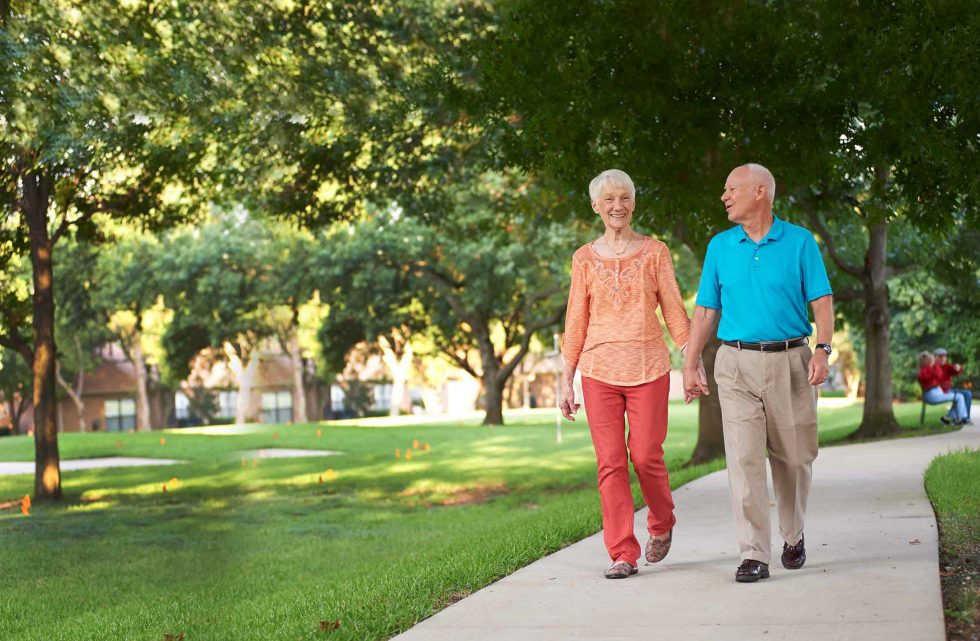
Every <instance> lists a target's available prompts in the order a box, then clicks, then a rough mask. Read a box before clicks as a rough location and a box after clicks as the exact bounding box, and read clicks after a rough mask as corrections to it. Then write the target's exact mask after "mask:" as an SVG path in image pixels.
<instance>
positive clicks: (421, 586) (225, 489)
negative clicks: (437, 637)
mask: <svg viewBox="0 0 980 641" xmlns="http://www.w3.org/2000/svg"><path fill="white" fill-rule="evenodd" d="M898 413H899V417H900V419H901V420H902V421H903V422H905V423H907V424H910V425H912V424H917V423H918V405H912V406H899V408H898ZM859 418H860V408H859V407H846V408H839V409H833V408H824V409H822V410H821V440H822V441H826V440H827V439H828V438H831V439H833V438H840V437H842V436H844V435H846V434H847V433H848V432H849V431H851V430H853V429H854V427H855V426H856V424H857V422H858V420H859ZM583 419H584V417H583ZM508 420H510V421H511V422H512V424H511V425H508V426H505V427H496V428H487V427H480V426H478V425H476V424H475V422H472V421H470V422H463V423H460V424H457V423H455V422H449V423H441V424H432V425H411V426H404V425H403V426H393V427H377V428H366V427H358V426H354V425H349V426H335V425H330V426H327V425H321V426H317V425H301V426H261V427H257V428H255V429H254V431H252V432H251V433H248V434H240V435H228V436H216V435H205V434H193V433H189V432H186V431H185V432H180V431H172V432H167V433H165V434H161V433H159V432H157V433H152V434H123V435H115V434H84V435H79V434H65V435H63V436H62V437H61V446H62V457H63V458H66V459H68V458H83V457H91V456H105V455H108V456H113V455H126V456H150V457H170V458H179V459H182V460H184V461H186V462H185V463H182V464H179V465H175V466H168V467H150V468H117V469H101V470H91V471H77V472H66V473H65V475H64V490H65V493H66V500H65V501H64V502H63V503H62V504H59V505H37V506H35V507H34V509H33V511H32V514H31V516H30V517H29V518H24V517H23V516H21V514H20V511H19V509H16V508H11V509H7V510H4V511H0V555H2V556H0V559H2V564H0V594H3V595H4V598H3V599H0V638H2V639H10V638H17V639H38V640H41V639H43V640H45V641H47V640H56V639H73V640H74V639H159V638H163V635H164V634H165V633H177V632H179V631H184V632H186V633H187V639H188V640H189V641H196V640H198V639H229V638H236V639H270V638H282V639H307V638H323V636H324V634H323V632H321V631H320V630H319V622H320V621H322V620H327V621H333V620H335V619H340V620H341V626H340V628H339V629H338V630H336V631H333V632H330V633H329V636H330V638H334V639H364V638H384V637H387V636H390V635H392V634H394V633H396V632H398V631H400V630H403V629H405V628H407V627H409V626H411V625H412V624H413V623H414V622H415V621H417V620H419V619H422V618H425V617H426V616H429V615H431V614H432V613H433V612H435V611H438V610H439V609H440V608H442V607H444V605H445V604H446V603H447V601H450V600H452V599H455V598H458V597H459V596H461V595H465V594H467V593H469V592H471V591H473V590H476V589H478V588H480V587H482V586H483V585H486V584H487V583H489V582H491V581H493V580H495V579H496V578H499V577H501V576H504V575H506V574H508V573H510V572H512V571H514V570H515V569H517V568H519V567H521V566H523V565H526V564H527V563H529V562H531V561H533V560H534V559H536V558H539V557H541V556H543V555H544V554H546V553H548V552H551V551H554V550H557V549H559V548H561V547H563V546H564V545H567V544H569V543H571V542H574V541H577V540H579V539H581V538H583V537H585V536H587V535H589V534H592V533H594V532H596V531H597V530H598V529H599V527H600V514H599V502H598V495H597V493H596V491H595V463H594V455H593V452H592V448H591V442H590V440H589V436H588V431H587V428H586V426H585V424H584V420H581V419H580V420H579V421H578V422H577V423H575V424H568V423H566V424H565V427H564V442H563V443H562V444H560V445H559V444H557V443H556V442H555V428H554V423H553V420H554V419H553V414H551V413H550V412H549V413H542V412H537V413H528V414H523V415H511V416H509V417H508ZM318 429H320V430H322V436H320V437H317V435H316V431H317V430H318ZM162 436H163V437H165V438H166V444H165V445H161V444H160V438H161V437H162ZM695 438H696V410H695V408H694V407H685V406H683V405H679V404H678V405H673V406H672V407H671V428H670V435H669V437H668V441H667V444H666V446H665V450H666V453H667V460H668V465H669V467H670V469H671V470H672V482H673V484H674V485H675V486H677V485H679V484H681V483H683V482H686V481H687V480H690V479H692V478H695V477H697V476H700V475H701V474H703V473H705V472H706V471H708V470H710V469H717V468H718V466H717V465H715V466H707V467H702V468H699V469H698V468H696V469H680V464H681V463H682V462H683V461H684V460H685V459H686V458H687V457H688V456H689V454H690V452H691V451H692V449H693V446H694V441H695ZM413 439H419V440H420V441H422V443H426V442H427V443H430V444H431V446H432V449H431V450H430V451H421V452H415V455H414V457H413V459H412V460H411V461H406V460H405V458H404V456H403V457H402V458H400V459H396V458H395V456H394V450H395V449H396V448H399V449H401V450H402V451H404V449H405V448H406V447H408V446H410V445H411V444H412V441H413ZM117 441H118V442H119V445H120V446H121V447H119V448H117V447H116V443H117ZM31 445H32V444H31V442H30V441H29V440H28V439H27V438H25V437H12V438H6V439H0V460H30V458H31V456H32V452H31ZM261 447H301V448H317V449H333V450H340V451H343V452H344V455H342V456H336V457H328V458H312V459H271V460H270V459H264V460H259V461H258V462H257V464H255V463H253V461H252V459H251V458H249V457H244V458H245V460H244V461H243V456H242V454H241V450H245V449H250V448H261ZM243 463H244V466H243ZM328 467H329V468H332V469H333V470H335V472H336V478H334V479H332V480H330V479H329V477H328V478H325V479H324V482H323V483H320V482H319V477H321V476H324V473H325V472H326V470H327V468H328ZM171 477H177V478H178V479H179V484H178V485H177V487H173V485H172V484H171V485H170V486H169V490H170V491H168V492H166V493H164V492H162V485H163V483H165V482H167V481H168V480H169V479H170V478H171ZM31 482H32V480H31V477H30V476H29V475H21V476H13V477H0V497H4V498H5V499H14V498H17V497H19V496H22V495H24V494H26V493H28V492H30V489H31ZM638 497H639V494H638V492H637V498H638ZM604 562H605V559H596V571H601V570H602V569H603V566H604Z"/></svg>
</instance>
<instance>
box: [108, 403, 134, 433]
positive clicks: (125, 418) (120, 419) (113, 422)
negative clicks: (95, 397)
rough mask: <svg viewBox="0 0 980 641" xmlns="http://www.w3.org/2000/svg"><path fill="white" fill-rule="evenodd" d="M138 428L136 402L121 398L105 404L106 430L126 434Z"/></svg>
mask: <svg viewBox="0 0 980 641" xmlns="http://www.w3.org/2000/svg"><path fill="white" fill-rule="evenodd" d="M135 428H136V401H134V400H133V399H131V398H119V399H113V400H111V401H106V402H105V429H106V431H107V432H124V431H126V430H131V429H135Z"/></svg>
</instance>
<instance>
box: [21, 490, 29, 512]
mask: <svg viewBox="0 0 980 641" xmlns="http://www.w3.org/2000/svg"><path fill="white" fill-rule="evenodd" d="M20 511H21V512H22V513H23V514H24V516H30V515H31V495H30V494H25V495H24V498H22V499H21V500H20Z"/></svg>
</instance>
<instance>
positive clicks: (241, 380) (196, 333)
mask: <svg viewBox="0 0 980 641" xmlns="http://www.w3.org/2000/svg"><path fill="white" fill-rule="evenodd" d="M270 246H271V245H270V243H269V242H268V229H267V228H265V227H264V226H263V225H262V224H261V222H259V221H257V220H255V219H253V218H252V217H251V216H249V215H248V213H246V212H244V211H242V210H238V211H235V212H230V213H224V214H219V215H218V216H217V218H216V219H215V220H213V221H212V222H210V223H208V224H205V225H203V226H201V227H196V228H190V229H180V230H178V231H176V232H175V233H174V234H172V235H171V236H170V237H169V238H168V239H167V242H166V243H165V244H164V247H163V251H162V252H161V257H160V260H159V263H158V265H157V267H156V269H157V272H158V274H160V280H161V284H162V287H161V289H162V291H163V292H164V299H165V302H166V305H167V306H168V307H170V308H172V309H173V310H174V317H173V321H172V322H171V324H170V325H169V327H168V329H167V331H166V334H165V337H164V343H165V350H166V352H167V355H168V360H169V361H170V363H169V367H170V369H171V370H172V371H173V372H174V374H175V375H176V376H177V378H179V379H184V378H186V377H187V376H188V374H189V373H190V360H191V358H193V357H194V356H195V355H196V354H197V353H198V352H200V351H201V350H202V349H204V348H206V347H210V348H211V349H212V350H213V351H214V354H215V356H216V357H217V358H218V359H222V360H225V361H226V362H227V363H228V367H229V369H230V370H231V372H232V373H233V374H234V376H235V379H236V381H237V383H238V400H237V407H236V410H235V421H236V423H245V422H248V421H250V420H255V408H253V407H252V406H251V405H250V399H251V390H252V386H253V383H254V379H255V375H256V373H257V371H258V364H259V359H258V352H257V350H258V348H259V345H260V343H261V342H262V341H263V340H265V339H267V338H270V337H272V336H273V335H274V331H275V328H274V325H273V319H272V316H271V307H272V305H271V304H270V302H269V301H270V300H274V296H275V294H274V290H275V289H276V288H277V287H278V283H277V282H276V280H275V274H274V273H273V268H274V263H273V262H272V260H271V258H272V256H271V255H270V253H269V249H270Z"/></svg>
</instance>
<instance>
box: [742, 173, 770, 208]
mask: <svg viewBox="0 0 980 641" xmlns="http://www.w3.org/2000/svg"><path fill="white" fill-rule="evenodd" d="M744 167H745V168H746V169H748V170H749V171H750V172H752V177H753V178H755V179H756V180H758V181H759V184H760V185H762V186H763V187H765V188H766V196H767V197H768V199H769V204H770V205H771V204H772V202H773V201H774V200H776V178H775V177H774V176H773V175H772V172H771V171H769V170H768V169H766V168H765V167H763V166H762V165H759V164H756V163H754V162H750V163H748V164H747V165H744Z"/></svg>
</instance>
